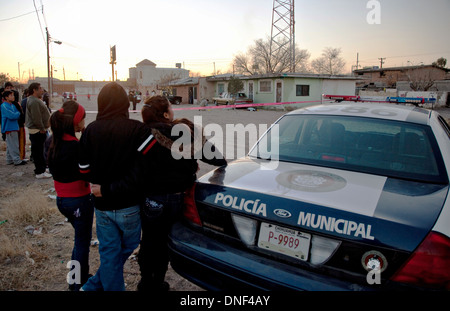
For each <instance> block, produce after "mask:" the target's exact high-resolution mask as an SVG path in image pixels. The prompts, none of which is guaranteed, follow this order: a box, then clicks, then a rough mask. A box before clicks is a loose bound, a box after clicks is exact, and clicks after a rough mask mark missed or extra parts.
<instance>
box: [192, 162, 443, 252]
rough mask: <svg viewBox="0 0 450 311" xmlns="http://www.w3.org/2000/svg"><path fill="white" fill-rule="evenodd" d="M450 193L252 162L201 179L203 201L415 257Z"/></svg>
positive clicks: (342, 173)
mask: <svg viewBox="0 0 450 311" xmlns="http://www.w3.org/2000/svg"><path fill="white" fill-rule="evenodd" d="M447 191H448V185H436V184H429V183H421V182H416V181H408V180H400V179H395V178H388V177H385V176H379V175H370V174H366V173H359V172H352V171H344V170H338V169H332V168H325V167H317V166H309V165H302V164H295V163H286V162H278V163H275V162H269V161H264V160H257V159H251V158H244V159H240V160H237V161H234V162H232V163H231V164H230V165H228V166H227V167H222V168H219V169H216V170H214V171H212V172H210V173H208V174H206V175H204V176H203V177H201V178H200V179H199V183H198V184H197V186H196V199H197V200H203V201H205V202H206V203H210V204H212V205H218V206H221V207H223V208H229V209H234V210H235V211H236V212H240V213H247V214H251V215H252V216H257V217H262V218H267V221H270V220H272V221H276V222H281V223H285V224H286V225H290V226H296V227H304V228H305V229H310V230H313V231H320V232H322V233H324V234H331V235H336V236H339V237H341V238H346V239H353V240H359V241H362V242H366V243H375V244H378V245H382V246H385V247H394V248H397V249H404V250H407V251H413V250H414V249H415V248H416V247H417V246H418V244H420V242H421V241H422V240H423V239H424V238H425V236H426V235H427V234H428V233H429V231H430V230H431V228H432V227H433V225H434V223H435V222H436V219H437V217H438V216H439V213H440V211H441V209H442V206H443V204H444V201H445V198H446V195H447ZM257 200H258V201H257ZM250 201H251V202H250ZM252 202H253V203H252ZM246 203H247V204H246ZM255 203H258V204H259V205H258V204H255ZM250 204H253V206H250ZM262 204H264V206H262Z"/></svg>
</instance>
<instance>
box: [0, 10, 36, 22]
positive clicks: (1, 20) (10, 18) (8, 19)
mask: <svg viewBox="0 0 450 311" xmlns="http://www.w3.org/2000/svg"><path fill="white" fill-rule="evenodd" d="M34 12H35V11H31V12H28V13H24V14H21V15H17V16H13V17H8V18H4V19H0V22H6V21H10V20H12V19H15V18H19V17H22V16H25V15H30V14H33V13H34Z"/></svg>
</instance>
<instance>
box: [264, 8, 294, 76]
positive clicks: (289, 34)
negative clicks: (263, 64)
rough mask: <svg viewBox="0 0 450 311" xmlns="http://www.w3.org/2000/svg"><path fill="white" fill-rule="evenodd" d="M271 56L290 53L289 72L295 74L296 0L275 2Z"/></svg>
mask: <svg viewBox="0 0 450 311" xmlns="http://www.w3.org/2000/svg"><path fill="white" fill-rule="evenodd" d="M270 36H271V40H270V55H271V56H272V55H276V54H277V53H280V52H282V51H286V52H288V57H289V63H290V66H289V70H290V71H291V72H295V17H294V0H274V1H273V11H272V30H271V34H270Z"/></svg>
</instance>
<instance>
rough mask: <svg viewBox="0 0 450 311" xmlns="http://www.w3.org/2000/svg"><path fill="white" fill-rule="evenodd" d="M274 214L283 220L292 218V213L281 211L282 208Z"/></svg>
mask: <svg viewBox="0 0 450 311" xmlns="http://www.w3.org/2000/svg"><path fill="white" fill-rule="evenodd" d="M273 213H274V214H275V215H277V216H278V217H281V218H289V217H291V216H292V214H291V213H290V212H288V211H287V210H285V209H281V208H278V209H276V210H274V211H273Z"/></svg>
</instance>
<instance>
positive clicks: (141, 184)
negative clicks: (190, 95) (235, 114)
mask: <svg viewBox="0 0 450 311" xmlns="http://www.w3.org/2000/svg"><path fill="white" fill-rule="evenodd" d="M147 126H149V127H151V133H152V134H151V137H152V139H151V140H150V141H146V142H145V143H144V144H143V146H144V147H145V146H152V147H151V149H148V150H149V151H148V152H146V148H142V149H141V153H142V156H141V157H139V158H138V161H136V164H135V166H134V168H133V170H130V171H129V172H128V174H127V176H125V177H123V178H121V179H120V180H116V181H115V182H112V183H110V184H108V185H107V184H102V187H101V189H102V190H101V191H102V195H103V197H108V198H111V199H114V198H116V199H118V198H120V197H121V196H123V195H124V193H133V196H135V197H139V196H141V197H142V196H143V197H142V199H144V197H145V196H151V195H164V194H171V193H179V192H184V191H186V190H187V189H188V188H189V187H191V186H192V185H193V183H194V182H195V180H196V177H197V176H196V173H197V170H198V163H197V159H200V160H201V161H203V162H205V163H208V164H210V165H215V166H222V165H227V161H226V160H225V159H223V157H222V156H221V154H220V153H219V152H217V155H218V158H213V159H206V158H205V157H204V156H203V155H202V154H201V153H202V150H203V148H204V146H205V145H206V144H209V145H208V146H206V148H208V150H211V151H212V152H213V153H214V152H215V151H216V150H215V147H214V145H212V144H211V142H209V141H208V140H206V139H205V137H204V136H203V135H202V131H201V129H200V130H199V131H198V132H197V133H198V134H201V137H197V139H201V144H199V145H198V146H195V147H197V148H198V149H199V150H196V149H195V148H194V144H192V145H191V147H193V148H192V149H191V150H190V152H189V153H190V156H189V157H188V158H187V159H186V158H182V153H181V152H180V154H179V157H181V159H175V158H174V157H173V154H172V145H173V143H174V142H175V141H176V140H177V139H179V138H180V136H173V135H172V133H171V132H172V127H173V125H172V124H167V123H151V124H147ZM193 139H194V137H192V140H193ZM152 141H153V142H155V143H154V144H153V145H152ZM219 155H220V156H219Z"/></svg>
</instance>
